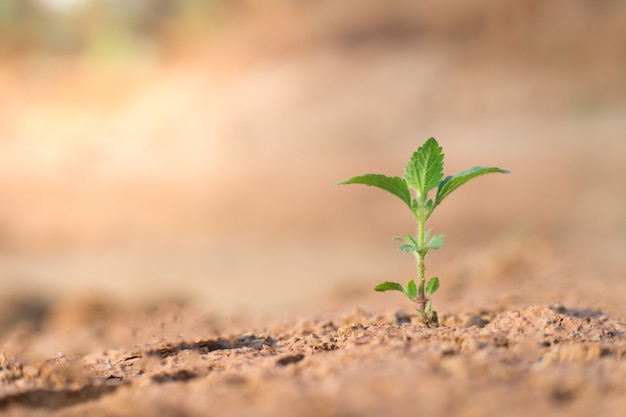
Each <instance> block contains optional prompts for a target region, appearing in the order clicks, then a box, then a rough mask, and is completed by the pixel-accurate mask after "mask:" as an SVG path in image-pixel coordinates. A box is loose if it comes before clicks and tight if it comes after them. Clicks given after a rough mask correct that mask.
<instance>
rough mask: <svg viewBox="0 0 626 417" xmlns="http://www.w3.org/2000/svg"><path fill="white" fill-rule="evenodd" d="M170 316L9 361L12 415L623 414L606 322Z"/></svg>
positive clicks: (574, 317)
mask: <svg viewBox="0 0 626 417" xmlns="http://www.w3.org/2000/svg"><path fill="white" fill-rule="evenodd" d="M162 307H163V308H161V309H159V308H156V309H153V311H152V313H148V314H141V315H138V316H137V317H136V318H137V319H138V321H136V322H134V323H133V325H131V326H130V328H127V327H126V326H123V325H122V323H124V321H125V320H128V317H129V316H132V314H130V312H126V313H125V314H124V315H122V316H120V315H117V314H113V315H105V316H104V318H103V317H102V315H100V314H98V316H99V318H97V317H94V316H93V312H94V310H93V309H96V310H97V311H98V312H99V313H102V311H103V308H104V306H95V305H94V306H91V308H87V306H85V309H83V310H82V311H74V314H73V317H74V319H75V320H76V317H78V316H81V319H79V321H80V322H79V323H74V326H75V329H76V330H77V333H76V334H77V335H85V336H86V335H88V336H89V340H90V341H91V342H92V343H95V344H98V343H105V340H109V341H110V340H116V343H115V346H116V348H107V349H104V350H102V349H94V350H93V351H91V352H90V353H88V354H86V355H72V356H70V355H67V356H66V355H64V354H59V355H57V356H55V357H53V358H46V359H42V360H39V361H38V360H29V361H26V360H23V359H22V360H20V359H16V358H11V357H7V356H6V355H5V356H4V357H3V358H2V374H1V378H2V386H3V391H2V397H1V398H0V408H1V409H2V412H3V415H8V416H25V415H42V416H43V415H54V416H57V415H58V416H81V415H90V416H108V415H119V416H134V415H161V416H179V415H187V416H206V415H216V416H218V415H219V416H248V415H249V416H270V415H276V414H277V413H279V414H280V415H294V416H296V415H298V416H350V415H362V416H379V415H382V414H385V415H392V416H396V415H398V416H400V415H407V414H410V413H418V414H422V413H424V414H428V415H431V416H446V415H447V416H450V415H452V416H456V415H458V416H475V415H476V416H478V415H486V414H490V415H496V414H500V413H506V414H507V415H519V416H522V415H529V414H533V415H535V414H549V415H563V416H566V415H591V414H593V413H594V412H600V413H601V414H602V415H604V416H620V415H621V414H622V412H623V409H624V406H625V405H626V403H625V401H626V399H625V397H624V380H625V379H626V324H625V323H623V322H619V321H617V320H615V319H612V318H610V317H607V316H605V315H603V314H602V313H600V312H595V311H577V310H573V309H567V308H566V307H563V306H552V307H544V306H530V307H527V308H524V309H522V310H516V311H501V312H492V311H484V312H481V313H480V314H476V315H468V314H464V315H453V316H446V317H443V320H442V322H443V325H442V326H441V327H438V328H427V327H425V326H423V325H422V324H417V323H415V320H413V321H411V320H410V319H409V318H408V317H407V316H406V315H404V314H402V313H400V312H397V313H395V314H394V313H392V312H383V313H376V314H372V313H368V312H365V311H359V312H356V313H353V314H336V315H333V316H332V317H330V318H323V319H322V318H315V317H310V318H303V319H301V320H299V321H298V322H289V323H285V322H275V323H273V324H271V325H267V326H262V327H258V328H250V329H249V330H248V331H243V332H233V331H232V329H233V328H235V327H237V324H239V325H242V324H243V323H229V324H228V325H225V324H224V323H222V324H221V325H217V323H215V318H211V317H208V316H207V317H203V316H202V314H199V312H198V311H194V310H193V309H191V308H189V307H184V306H180V305H175V304H169V305H167V306H162ZM90 311H91V312H90ZM164 315H165V316H167V317H169V320H170V321H169V322H168V323H166V322H160V321H161V320H163V317H164ZM57 319H58V320H60V321H58V322H57V324H56V325H57V326H62V318H61V317H55V316H54V315H53V316H52V317H51V320H53V321H55V320H57ZM190 323H196V325H197V327H196V328H195V329H192V328H190V326H189V324H190ZM201 323H202V325H200V324H201ZM134 326H138V327H134ZM151 326H154V327H153V328H151ZM201 328H202V329H203V330H200V329H201ZM158 329H160V331H159V330H158ZM54 330H56V329H55V328H54V326H51V327H50V329H49V331H48V332H45V334H42V335H40V336H39V337H40V340H39V343H42V340H45V339H46V338H50V337H52V338H54V337H57V336H55V334H58V332H55V331H54ZM76 330H75V331H76ZM177 332H180V333H179V334H178V336H174V335H175V334H177ZM194 333H196V334H197V335H202V336H201V337H193V336H192V335H193V334H194ZM148 334H152V337H146V336H147V335H148ZM159 334H160V335H163V334H169V335H172V336H169V337H164V336H160V337H158V336H157V335H159ZM99 338H101V339H102V341H99V340H98V339H99ZM68 343H70V341H68ZM71 343H74V345H75V346H74V347H75V348H76V347H77V346H76V345H77V344H80V342H77V341H75V340H74V341H71Z"/></svg>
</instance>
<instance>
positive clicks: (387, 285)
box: [374, 277, 439, 302]
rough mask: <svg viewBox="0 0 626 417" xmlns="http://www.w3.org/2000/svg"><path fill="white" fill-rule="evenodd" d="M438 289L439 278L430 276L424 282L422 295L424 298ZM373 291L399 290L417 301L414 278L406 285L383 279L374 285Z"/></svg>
mask: <svg viewBox="0 0 626 417" xmlns="http://www.w3.org/2000/svg"><path fill="white" fill-rule="evenodd" d="M438 289H439V278H437V277H432V278H431V279H429V280H428V282H427V283H426V287H425V289H424V295H425V296H426V298H429V297H430V296H431V295H433V294H434V293H435V292H436V291H437V290H438ZM374 290H375V291H380V292H385V291H400V292H403V293H404V294H405V295H406V296H407V297H409V298H410V299H411V300H413V301H415V302H417V296H418V293H417V285H415V281H414V280H410V281H409V283H408V284H407V286H406V287H404V286H403V285H402V284H400V283H398V282H391V281H385V282H383V283H382V284H378V285H377V286H375V287H374Z"/></svg>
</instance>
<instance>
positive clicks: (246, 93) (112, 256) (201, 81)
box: [0, 0, 626, 417]
mask: <svg viewBox="0 0 626 417" xmlns="http://www.w3.org/2000/svg"><path fill="white" fill-rule="evenodd" d="M296 3H297V4H300V3H301V2H296ZM326 3H328V4H329V5H330V4H334V3H335V2H325V3H324V4H326ZM457 3H458V4H457ZM500 3H501V2H497V1H496V2H492V3H490V2H489V1H487V0H485V1H483V2H475V3H472V6H469V5H466V4H469V3H467V2H455V1H453V0H450V2H449V4H455V5H456V6H458V7H457V8H449V7H443V8H441V9H440V10H434V11H429V12H428V13H427V12H426V11H418V13H416V14H411V13H407V12H406V11H405V10H404V9H397V8H396V9H394V8H391V9H387V6H386V5H387V4H390V2H377V1H374V0H372V1H370V2H360V3H359V5H361V4H367V5H368V6H367V7H363V8H359V10H360V11H359V13H356V12H355V13H354V14H352V10H353V9H352V8H351V7H349V6H345V8H338V9H337V8H335V7H331V6H328V7H327V8H322V9H321V10H318V11H317V12H318V13H319V14H318V15H316V16H317V17H316V19H313V18H312V16H313V14H312V13H309V12H310V10H305V11H306V12H307V13H308V14H307V16H309V17H311V21H310V22H309V21H307V22H309V23H306V22H303V21H302V19H297V21H298V22H300V23H301V25H294V24H293V22H294V19H296V18H297V17H298V16H299V15H300V13H302V12H303V11H302V10H300V9H298V8H297V7H296V8H295V9H290V8H287V9H285V10H282V9H280V8H279V9H277V10H273V9H270V11H269V12H267V13H268V15H263V13H262V10H261V11H259V13H261V15H260V17H258V16H257V17H256V18H255V17H254V16H249V17H248V19H249V20H246V21H245V24H243V25H238V26H237V27H236V30H234V29H228V28H227V29H225V31H226V32H227V33H226V35H224V38H223V39H222V38H220V39H218V41H219V42H217V43H219V44H220V48H215V45H214V43H215V42H216V41H215V39H213V40H212V41H211V42H208V45H203V47H202V48H198V49H199V51H198V50H196V51H192V53H190V54H189V55H185V56H183V57H182V58H181V59H180V60H178V61H176V62H169V63H166V64H163V65H155V64H154V63H145V62H139V63H137V62H131V63H126V64H120V65H118V66H116V65H113V66H111V67H104V68H102V67H98V66H94V65H93V63H89V62H80V61H73V60H52V61H51V64H50V66H49V67H45V68H43V67H42V68H40V67H38V66H37V62H39V61H37V60H34V61H29V60H27V61H25V62H17V63H16V64H15V65H13V66H10V65H3V66H2V68H0V88H1V89H2V93H1V94H0V199H1V204H0V277H1V279H2V294H1V295H0V300H1V302H0V343H1V344H0V348H1V352H0V414H1V415H2V416H10V417H17V416H30V415H34V416H49V415H53V416H83V415H89V416H118V415H121V416H135V415H159V416H181V415H183V416H207V415H209V416H210V415H215V416H247V415H249V416H265V415H267V416H270V415H272V416H274V415H294V416H296V415H297V416H383V415H384V416H387V415H389V416H394V415H425V416H426V415H427V416H429V417H438V416H457V415H458V416H474V415H475V416H482V415H513V416H516V415H519V416H522V415H523V416H526V415H550V416H579V415H580V416H587V415H588V416H591V415H593V416H595V415H602V416H604V417H618V416H620V417H621V416H622V415H623V414H624V409H626V383H625V382H624V381H626V304H625V303H624V301H623V300H624V296H626V262H625V261H624V253H626V209H625V207H626V187H624V178H626V164H624V155H626V117H624V114H626V88H625V87H626V85H625V81H624V77H623V74H624V73H625V72H626V60H625V59H624V55H623V51H624V50H626V48H625V45H626V33H625V32H624V27H623V21H624V16H626V11H625V10H624V6H623V5H622V2H606V6H605V7H604V8H597V9H596V8H593V13H591V9H589V8H588V4H587V3H588V2H584V1H571V2H561V3H558V2H550V3H549V5H548V3H546V2H541V1H527V2H519V4H518V6H516V7H512V8H510V9H509V8H507V7H498V6H497V5H499V4H500ZM544 3H546V5H544ZM294 4H295V3H294ZM346 4H347V2H346ZM383 4H384V5H385V6H381V5H383ZM394 4H395V3H394ZM398 4H402V5H405V4H408V3H407V2H399V3H398ZM446 4H448V3H446ZM298 7H304V6H298ZM398 7H404V6H398ZM281 10H282V12H281ZM263 22H265V23H263ZM305 23H306V24H305ZM229 30H232V32H233V33H230V32H229ZM212 42H213V43H212ZM222 43H223V44H222ZM205 46H206V49H207V50H209V52H206V51H205V50H204V47H205ZM429 136H435V137H436V138H437V139H438V140H439V142H440V143H441V144H442V145H443V147H444V151H445V153H446V167H445V171H446V173H454V172H457V171H460V170H462V169H465V168H469V167H471V166H474V165H485V166H490V165H495V166H500V167H502V168H507V169H509V170H511V174H509V175H506V176H505V175H497V176H496V175H493V176H487V177H483V178H480V179H477V180H475V182H473V183H470V184H468V185H467V186H466V188H464V189H461V190H459V191H458V193H455V195H454V196H452V197H450V198H449V200H447V201H446V203H445V204H444V205H442V206H441V208H440V210H439V212H438V213H436V214H435V215H434V216H433V218H432V219H431V224H430V227H432V228H434V229H435V230H436V232H437V233H445V234H446V244H445V245H444V246H443V248H442V249H441V250H440V251H432V252H431V253H430V254H429V257H430V259H428V261H427V262H428V263H427V274H429V275H438V276H439V277H440V280H441V289H440V290H439V292H438V293H437V294H436V295H435V297H434V300H433V302H434V308H435V309H436V310H437V311H438V312H439V316H440V318H441V321H442V326H441V327H438V328H426V327H424V326H423V325H421V324H419V323H416V322H415V319H414V318H413V319H412V318H411V317H408V318H407V315H408V316H411V314H412V310H411V308H412V306H411V305H410V303H409V301H407V300H405V299H403V298H402V297H401V296H400V295H399V294H380V293H375V292H374V291H372V290H371V289H372V288H373V287H374V286H375V285H376V284H378V283H379V282H381V281H385V280H397V281H403V282H406V281H408V280H409V279H411V278H413V277H414V265H413V263H412V259H411V257H409V256H407V255H406V254H403V253H399V252H398V251H397V247H396V243H395V242H393V241H392V240H391V238H392V237H393V236H396V235H402V234H404V233H409V232H411V231H412V228H413V227H414V226H413V224H412V222H411V220H412V219H411V218H410V215H409V214H408V213H405V212H404V211H405V208H404V207H402V204H400V203H398V202H396V201H393V199H392V198H391V197H389V196H387V195H385V194H384V193H382V192H377V191H375V190H372V189H368V188H366V187H358V186H354V187H352V186H350V187H331V184H333V183H336V182H338V181H340V180H343V179H346V178H348V177H351V176H353V175H357V174H361V173H365V172H380V173H386V174H389V175H400V174H401V173H402V169H403V166H404V164H405V162H406V161H407V159H408V158H409V156H410V154H411V153H412V152H413V151H414V150H415V149H416V147H417V146H418V145H419V144H421V143H422V142H423V141H424V140H425V139H426V138H427V137H429Z"/></svg>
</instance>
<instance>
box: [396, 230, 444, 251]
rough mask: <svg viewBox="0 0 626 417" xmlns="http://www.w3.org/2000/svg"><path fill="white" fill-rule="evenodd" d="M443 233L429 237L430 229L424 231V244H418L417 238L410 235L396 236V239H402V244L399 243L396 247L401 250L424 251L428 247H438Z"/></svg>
mask: <svg viewBox="0 0 626 417" xmlns="http://www.w3.org/2000/svg"><path fill="white" fill-rule="evenodd" d="M443 238H444V235H435V236H432V237H430V230H429V231H427V232H426V233H425V240H426V244H425V245H424V246H420V244H419V243H418V239H416V238H415V237H413V236H411V235H406V236H405V237H400V236H398V237H396V238H395V239H396V240H402V241H404V245H401V246H400V247H399V248H398V249H399V250H401V251H403V252H424V251H428V249H439V248H441V247H442V246H443Z"/></svg>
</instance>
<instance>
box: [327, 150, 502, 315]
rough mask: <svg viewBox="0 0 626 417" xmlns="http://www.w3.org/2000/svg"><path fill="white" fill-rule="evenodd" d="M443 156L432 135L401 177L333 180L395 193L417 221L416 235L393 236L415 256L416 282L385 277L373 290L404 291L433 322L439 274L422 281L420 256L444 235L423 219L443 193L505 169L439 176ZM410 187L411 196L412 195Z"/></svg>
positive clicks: (435, 246) (475, 168)
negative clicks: (428, 227) (388, 279)
mask: <svg viewBox="0 0 626 417" xmlns="http://www.w3.org/2000/svg"><path fill="white" fill-rule="evenodd" d="M443 157H444V155H443V153H442V148H441V147H440V146H439V144H438V143H437V141H436V140H435V138H430V139H428V140H427V141H426V142H424V144H423V145H422V146H421V147H419V148H418V149H417V151H416V152H415V153H413V156H412V157H411V159H410V160H409V163H408V164H407V165H406V167H405V169H404V177H403V178H400V177H388V176H386V175H383V174H365V175H360V176H357V177H353V178H350V179H349V180H346V181H342V182H340V183H338V184H337V185H344V184H365V185H369V186H373V187H378V188H380V189H383V190H385V191H388V192H390V193H391V194H393V195H395V196H396V197H398V198H399V199H400V200H402V201H403V202H404V203H405V204H406V205H407V206H408V207H409V209H410V210H411V213H412V214H413V217H414V218H415V220H416V221H417V232H416V235H415V236H411V235H410V234H407V235H406V236H404V237H397V238H396V239H397V240H400V241H402V242H403V244H402V245H401V246H400V248H399V250H401V251H403V252H407V253H412V254H413V255H414V256H415V259H416V261H417V277H418V282H417V284H416V283H415V281H414V280H410V281H409V283H408V284H407V285H406V286H403V285H402V284H399V283H397V282H389V281H386V282H383V283H382V284H379V285H377V286H376V287H374V290H376V291H381V292H384V291H392V290H393V291H400V292H402V293H404V294H405V295H406V296H407V297H409V299H411V300H412V301H414V302H416V303H417V313H418V315H419V316H420V320H421V321H422V323H424V324H427V325H434V326H437V325H438V324H439V323H438V318H437V313H436V312H435V311H434V310H433V309H432V302H431V296H432V295H433V294H434V293H435V292H436V291H437V289H439V278H437V277H432V278H430V279H429V280H428V282H426V279H425V271H426V268H425V266H424V260H425V259H426V255H428V251H430V250H431V249H439V248H441V246H442V245H443V236H444V235H442V234H440V235H435V234H432V232H431V231H430V230H426V221H427V220H428V219H429V218H430V216H431V215H432V214H433V212H434V211H435V209H436V208H437V207H438V206H439V204H441V202H442V201H443V200H444V199H445V198H446V197H448V196H449V195H450V194H451V193H452V192H453V191H454V190H456V189H457V188H459V187H460V186H461V185H463V184H465V183H466V182H468V181H469V180H471V179H473V178H476V177H479V176H481V175H485V174H490V173H492V172H500V173H503V174H507V173H509V171H507V170H504V169H500V168H495V167H474V168H470V169H468V170H465V171H461V172H459V173H458V174H456V175H451V176H448V177H446V178H443ZM434 189H437V191H436V193H435V197H434V199H430V198H428V193H429V192H430V191H433V190H434ZM411 190H413V193H414V195H415V198H412V193H411Z"/></svg>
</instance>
